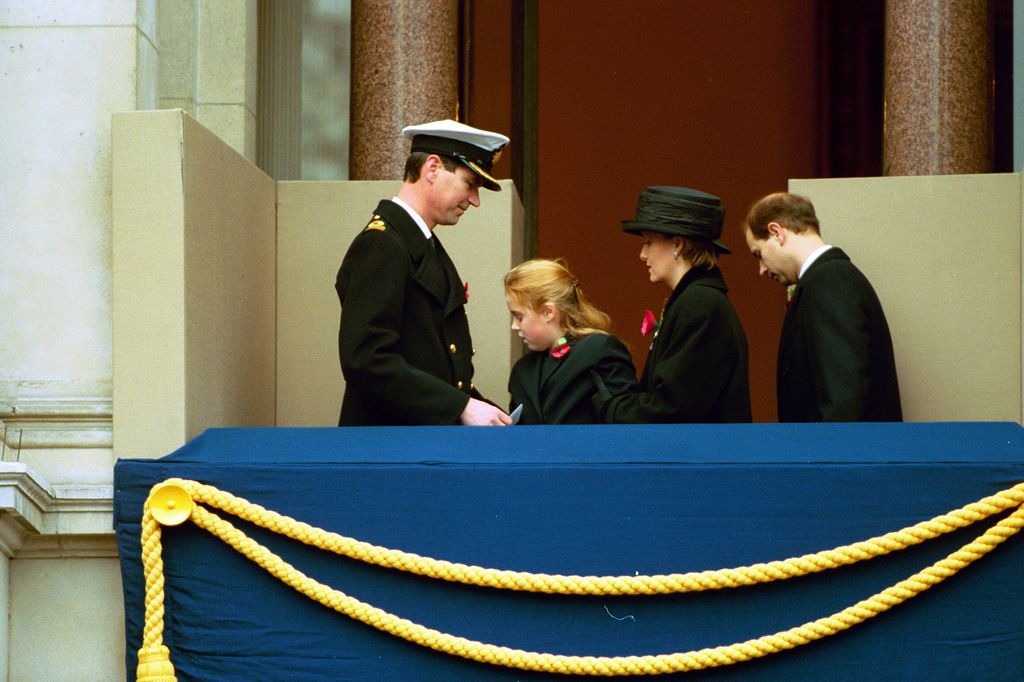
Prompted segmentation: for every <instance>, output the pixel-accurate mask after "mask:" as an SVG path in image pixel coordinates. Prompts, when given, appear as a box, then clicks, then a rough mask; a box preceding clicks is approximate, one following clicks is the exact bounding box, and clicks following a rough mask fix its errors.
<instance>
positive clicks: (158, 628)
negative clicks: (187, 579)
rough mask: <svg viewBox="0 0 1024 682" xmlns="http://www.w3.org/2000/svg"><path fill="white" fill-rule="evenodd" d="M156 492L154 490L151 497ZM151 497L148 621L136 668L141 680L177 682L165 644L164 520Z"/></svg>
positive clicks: (146, 509) (145, 528) (145, 525)
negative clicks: (158, 517)
mask: <svg viewBox="0 0 1024 682" xmlns="http://www.w3.org/2000/svg"><path fill="white" fill-rule="evenodd" d="M152 497H153V494H152V493H150V499H152ZM149 503H150V500H148V499H147V500H146V504H145V505H144V506H143V508H142V570H143V572H144V573H145V576H146V623H145V626H144V627H143V630H142V648H141V649H139V665H138V667H137V668H136V670H135V679H136V680H138V682H175V680H176V679H177V678H176V677H175V676H174V666H173V665H172V664H171V652H170V651H169V650H168V649H167V647H165V646H164V642H163V639H164V562H163V555H162V551H161V543H160V534H161V533H160V523H159V522H158V521H157V520H156V519H155V518H154V517H153V513H152V511H151V510H150V504H149Z"/></svg>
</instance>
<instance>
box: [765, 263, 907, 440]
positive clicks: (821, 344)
mask: <svg viewBox="0 0 1024 682" xmlns="http://www.w3.org/2000/svg"><path fill="white" fill-rule="evenodd" d="M776 387H777V391H778V401H779V403H778V405H779V421H783V422H813V421H902V420H903V411H902V408H901V406H900V388H899V383H898V382H897V380H896V360H895V358H894V356H893V349H892V337H891V336H890V335H889V325H888V323H887V322H886V320H885V313H884V312H882V304H881V303H880V302H879V300H878V296H877V295H876V294H875V290H874V289H873V288H872V287H871V283H870V282H868V280H867V278H866V277H865V276H864V275H863V273H861V271H860V270H858V269H857V267H856V266H855V265H854V264H853V263H852V262H851V261H850V258H849V256H847V255H846V254H845V253H843V251H842V250H840V249H837V248H835V247H833V248H831V249H829V250H828V251H825V252H824V253H823V254H821V256H819V257H818V259H817V260H815V261H814V262H813V263H811V265H810V267H808V268H807V271H806V272H805V273H804V274H803V276H802V277H800V279H799V281H798V282H797V285H796V289H795V290H794V291H793V295H792V298H791V300H790V302H789V306H788V310H787V311H786V319H785V321H784V322H783V325H782V338H781V340H780V341H779V357H778V367H777V383H776Z"/></svg>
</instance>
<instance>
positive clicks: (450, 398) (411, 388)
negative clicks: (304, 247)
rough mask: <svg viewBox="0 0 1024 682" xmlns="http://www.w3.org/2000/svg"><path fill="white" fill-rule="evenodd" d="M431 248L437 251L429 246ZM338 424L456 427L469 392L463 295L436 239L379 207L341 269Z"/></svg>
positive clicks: (398, 210)
mask: <svg viewBox="0 0 1024 682" xmlns="http://www.w3.org/2000/svg"><path fill="white" fill-rule="evenodd" d="M432 242H433V243H432ZM335 289H336V290H337V292H338V298H339V300H340V301H341V328H340V330H339V332H338V352H339V355H340V356H341V370H342V373H343V374H344V376H345V396H344V398H343V399H342V404H341V417H340V418H339V420H338V424H339V425H340V426H381V425H402V424H440V425H444V424H458V423H459V415H460V414H462V411H463V409H465V407H466V404H467V403H468V402H469V398H470V396H473V397H480V396H479V394H478V393H477V392H476V391H475V390H474V389H473V384H472V381H473V363H472V359H471V358H472V354H473V342H472V340H471V339H470V336H469V322H468V320H467V319H466V308H465V305H466V290H465V287H464V284H463V282H462V280H461V279H460V278H459V273H458V272H457V271H456V270H455V264H454V263H452V261H451V258H449V257H448V254H447V253H446V252H445V250H444V248H443V247H442V246H441V243H440V242H439V241H437V237H436V236H435V237H434V238H433V239H431V240H428V239H426V238H425V237H424V235H423V232H422V231H421V230H420V228H419V226H417V225H416V223H415V222H414V221H413V219H412V218H411V217H410V216H409V214H408V213H406V211H405V210H404V209H403V208H402V207H401V206H399V205H398V204H396V203H394V202H392V201H388V200H385V201H381V202H380V204H378V205H377V211H376V213H375V214H374V216H373V219H372V220H371V221H370V223H369V224H368V225H367V226H366V228H365V229H364V230H363V231H362V232H360V233H359V235H357V236H356V238H355V239H354V240H353V241H352V245H351V246H350V247H349V249H348V253H346V254H345V259H344V260H343V261H342V263H341V268H340V269H339V270H338V277H337V280H336V282H335Z"/></svg>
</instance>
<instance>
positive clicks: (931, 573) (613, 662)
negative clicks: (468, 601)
mask: <svg viewBox="0 0 1024 682" xmlns="http://www.w3.org/2000/svg"><path fill="white" fill-rule="evenodd" d="M162 485H170V486H180V488H182V489H184V490H185V491H187V493H188V494H189V495H191V496H192V498H193V499H194V500H195V501H197V502H204V503H206V504H209V505H210V506H214V507H218V508H221V509H223V510H225V511H228V512H230V513H232V514H235V515H237V516H239V517H240V518H243V519H246V520H248V521H251V522H253V523H255V524H257V525H260V526H262V527H264V528H267V529H269V530H273V531H274V532H277V533H281V534H283V535H286V536H288V537H292V538H295V539H297V540H300V541H302V542H304V543H306V544H310V545H313V546H316V547H321V548H323V549H329V550H330V551H333V552H336V553H338V554H343V555H345V556H350V557H352V558H356V559H360V560H363V561H367V562H369V563H373V564H377V565H381V566H390V567H392V568H399V569H401V570H407V571H410V572H413V573H417V574H419V575H428V576H431V577H436V578H441V579H445V580H453V581H457V582H463V583H467V584H474V585H488V586H491V587H500V588H505V589H519V590H526V591H545V592H556V593H559V594H611V595H621V594H662V593H665V592H671V591H674V592H687V591H696V590H705V589H718V588H722V587H735V586H741V585H750V584H754V583H757V582H770V581H773V580H782V579H787V578H791V577H795V576H798V575H806V574H809V573H815V572H819V571H822V570H825V569H826V568H833V567H836V566H841V565H846V564H850V563H855V562H857V561H861V560H864V559H870V558H873V557H875V556H879V555H882V554H888V553H890V552H892V551H896V550H898V549H903V548H905V547H909V546H912V545H915V544H919V543H920V542H923V541H924V540H927V539H931V538H934V537H938V536H939V535H942V534H943V533H948V532H951V531H953V530H956V529H958V528H962V527H964V526H967V525H970V524H971V523H974V522H976V521H979V520H981V519H984V518H987V517H989V516H991V515H993V514H996V513H998V512H1000V511H1004V510H1006V509H1010V508H1013V507H1017V509H1016V510H1015V511H1014V512H1013V513H1012V514H1010V515H1009V516H1008V517H1006V518H1005V519H1002V520H1001V521H999V522H997V523H996V524H995V525H993V526H992V527H991V528H989V529H988V530H987V531H985V533H983V534H982V535H981V536H979V537H978V538H977V539H975V540H974V541H973V542H971V543H968V544H967V545H965V546H964V547H962V548H961V549H960V550H958V551H956V552H953V553H952V554H950V555H949V556H948V557H946V558H945V559H942V560H940V561H938V562H936V563H935V564H932V565H931V566H929V567H928V568H926V569H924V570H923V571H921V572H919V573H916V574H915V575H913V576H911V577H910V578H907V579H906V580H903V581H901V582H899V583H897V584H896V585H894V586H892V587H890V588H887V589H885V590H883V591H882V592H879V593H877V594H875V595H872V596H871V597H869V598H868V599H865V600H863V601H861V602H858V603H857V604H854V605H853V606H850V607H848V608H846V609H843V610H842V611H840V612H838V613H835V614H832V615H830V616H827V617H825V618H821V619H818V620H815V621H812V622H809V623H805V624H804V625H800V626H798V627H794V628H791V629H789V630H785V631H781V632H777V633H775V634H771V635H765V636H763V637H760V638H757V639H752V640H747V641H745V642H740V643H736V644H732V645H728V646H720V647H715V648H709V649H701V650H699V651H690V652H683V653H673V654H662V655H654V656H622V657H596V656H563V655H554V654H544V653H536V652H528V651H521V650H517V649H509V648H506V647H499V646H495V645H493V644H485V643H482V642H475V641H472V640H468V639H465V638H462V637H456V636H453V635H448V634H445V633H441V632H438V631H436V630H432V629H429V628H426V627H424V626H422V625H419V624H417V623H413V622H411V621H408V620H406V619H403V618H399V617H398V616H395V615H393V614H390V613H387V612H385V611H382V610H381V609H378V608H375V607H373V606H370V605H368V604H364V603H363V602H360V601H359V600H357V599H354V598H352V597H349V596H347V595H345V594H344V593H343V592H340V591H338V590H334V589H332V588H330V587H328V586H325V585H322V584H321V583H318V582H317V581H315V580H312V579H311V578H309V577H307V576H305V575H304V574H302V573H301V572H299V571H297V570H296V569H295V568H294V567H292V566H291V565H289V564H288V563H286V562H285V561H283V560H282V559H281V558H280V557H278V556H277V555H275V554H274V553H273V552H270V551H269V550H267V549H266V548H264V547H262V546H260V545H259V544H258V543H256V542H255V541H253V540H252V539H250V538H248V537H247V536H245V534H244V533H242V532H241V531H239V530H238V529H237V528H235V527H234V526H233V525H232V524H230V523H229V522H227V521H225V520H223V519H221V518H220V517H218V516H216V515H215V514H213V513H212V512H209V511H207V510H206V509H204V508H202V507H199V506H196V507H195V508H194V509H192V510H191V516H190V518H191V520H192V521H193V522H194V523H196V525H198V526H199V527H201V528H204V529H206V530H208V531H209V532H211V533H212V534H214V535H216V536H217V537H219V538H221V539H222V540H224V541H225V542H226V543H228V544H229V545H231V547H233V548H234V549H235V550H236V551H238V552H240V553H241V554H243V555H244V556H246V557H247V558H249V559H250V560H252V561H254V562H255V563H257V564H258V565H260V566H262V567H263V568H264V569H265V570H267V571H268V572H269V573H271V574H272V575H274V576H275V577H277V578H279V579H280V580H282V581H283V582H285V583H286V584H288V585H290V586H291V587H293V588H294V589H296V590H297V591H299V592H301V593H303V594H305V595H307V596H309V597H310V598H312V599H315V600H316V601H318V602H320V603H322V604H324V605H326V606H328V607H330V608H332V609H334V610H335V611H338V612H339V613H342V614H345V615H347V616H349V617H350V618H353V619H355V620H358V621H360V622H363V623H365V624H367V625H371V626H373V627H375V628H377V629H379V630H382V631H384V632H388V633H390V634H393V635H395V636H397V637H401V638H403V639H406V640H408V641H411V642H414V643H416V644H420V645H422V646H425V647H429V648H431V649H434V650H436V651H441V652H444V653H449V654H452V655H456V656H461V657H463V658H468V659H470V660H474V661H479V662H483V663H491V664H495V665H503V666H508V667H514V668H520V669H524V670H534V671H542V672H550V673H566V674H587V675H643V674H661V673H670V672H682V671H689V670H700V669H704V668H709V667H716V666H722V665H730V664H733V663H738V662H741V661H747V660H750V659H753V658H759V657H761V656H765V655H768V654H770V653H775V652H778V651H784V650H786V649H791V648H793V647H795V646H799V645H801V644H807V643H808V642H812V641H815V640H817V639H820V638H822V637H826V636H828V635H832V634H836V633H837V632H841V631H843V630H845V629H847V628H849V627H851V626H853V625H856V624H858V623H860V622H863V621H864V620H866V619H868V618H871V617H874V616H875V615H878V614H879V613H882V612H884V611H886V610H888V609H890V608H892V607H893V606H896V605H898V604H900V603H902V602H904V601H906V600H907V599H910V598H912V597H914V596H915V595H917V594H918V593H920V592H922V591H924V590H926V589H928V588H929V587H931V586H932V585H935V584H938V583H939V582H942V581H943V580H945V579H946V578H948V577H950V576H952V575H954V574H956V573H957V572H958V571H960V570H961V569H963V568H964V567H966V566H967V565H969V564H971V563H972V562H974V561H976V560H977V559H979V558H981V557H982V556H984V555H985V554H987V553H988V552H990V551H992V550H993V549H995V547H997V546H998V545H999V544H1001V543H1002V542H1003V541H1004V540H1006V539H1007V538H1009V537H1011V536H1013V535H1014V534H1016V533H1017V532H1018V531H1020V529H1021V527H1022V526H1024V483H1022V484H1018V485H1017V486H1014V487H1013V488H1010V489H1008V490H1004V491H1002V492H1000V493H997V494H996V495H993V496H990V497H986V498H984V499H982V500H980V501H978V502H975V503H972V504H969V505H966V506H965V507H962V508H960V509H958V510H955V511H952V512H950V513H948V514H944V515H942V516H938V517H935V518H934V519H931V520H930V521H924V522H922V523H919V524H917V525H915V526H911V527H908V528H905V529H903V530H901V531H896V532H894V533H888V534H886V535H883V536H880V537H876V538H871V539H870V540H866V541H863V542H859V543H854V544H852V545H847V546H843V547H839V548H836V549H833V550H826V551H824V552H819V553H817V554H812V555H804V556H801V557H796V558H793V559H786V560H784V561H775V562H771V563H768V564H755V565H754V566H749V567H740V568H735V569H721V570H719V571H704V572H700V573H686V574H672V575H667V576H590V577H581V576H557V575H556V576H551V575H543V574H530V573H520V572H513V571H501V570H496V569H485V568H479V567H475V566H465V565H462V564H452V563H450V562H444V561H438V560H435V559H430V558H425V557H420V556H418V555H415V554H408V553H404V552H400V551H398V550H391V549H386V548H381V547H376V546H374V545H368V544H367V543H363V542H358V541H355V540H352V539H350V538H345V537H344V536H340V535H337V534H334V533H328V532H326V531H322V530H320V529H316V528H313V527H311V526H308V525H307V524H304V523H301V522H298V521H295V520H294V519H290V518H288V517H286V516H281V515H279V514H276V513H275V512H270V511H267V510H266V509H263V508H262V507H260V506H259V505H255V504H252V503H250V502H247V501H246V500H243V499H241V498H238V497H235V496H233V495H230V494H229V493H225V492H222V491H219V490H217V489H216V488H213V487H212V486H206V485H203V484H200V483H196V482H195V481H185V480H181V479H169V480H168V481H166V482H165V483H164V484H162ZM154 490H156V488H154ZM151 499H152V495H151ZM148 513H149V506H148V503H147V507H146V511H145V512H144V522H143V561H144V563H145V564H146V566H147V580H146V587H147V598H146V612H147V617H146V631H145V632H144V638H143V644H144V646H143V649H144V650H146V648H147V646H149V647H152V646H153V643H154V642H155V643H156V644H159V639H160V636H161V633H162V622H161V624H160V626H159V628H160V633H158V634H157V635H155V636H154V635H153V634H152V633H151V632H150V627H151V621H152V619H151V617H150V608H151V606H152V607H153V608H154V609H157V608H159V610H160V611H161V615H162V608H163V606H162V605H163V599H162V579H161V580H160V581H159V589H160V590H161V594H160V595H159V598H157V597H156V596H155V595H154V596H152V597H151V595H150V586H151V580H150V577H149V569H148V566H149V560H148V559H147V556H149V557H150V558H152V557H153V556H155V557H156V563H157V564H159V563H160V554H159V529H157V530H156V531H155V532H154V531H153V530H152V529H151V526H150V525H149V524H147V523H146V521H145V516H146V514H148ZM175 522H177V521H175ZM153 535H155V536H156V540H155V543H156V545H157V547H156V550H155V555H154V552H153V551H152V550H150V552H149V553H148V554H147V551H146V547H147V546H148V545H149V544H151V543H152V542H153V540H152V536H153ZM152 585H153V587H154V589H156V588H157V585H158V583H157V581H156V580H153V581H152ZM153 617H154V618H155V617H156V616H155V614H154V616H153ZM168 665H169V662H168ZM140 668H141V651H140ZM139 679H140V680H142V679H143V678H142V676H141V675H140V677H139ZM150 679H153V680H155V679H157V678H155V677H154V678H150ZM172 679H173V678H172Z"/></svg>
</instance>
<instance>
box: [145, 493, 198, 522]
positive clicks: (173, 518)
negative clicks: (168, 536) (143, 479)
mask: <svg viewBox="0 0 1024 682" xmlns="http://www.w3.org/2000/svg"><path fill="white" fill-rule="evenodd" d="M194 507H195V502H194V501H193V500H192V496H191V495H189V494H188V491H187V490H185V488H183V487H182V486H180V485H178V484H176V483H160V484H159V485H156V486H154V487H153V490H151V491H150V493H149V509H150V512H151V513H152V514H153V518H154V519H156V520H157V522H158V523H159V524H160V525H162V526H177V525H179V524H181V523H184V522H185V521H186V520H187V519H188V517H190V516H192V509H193V508H194Z"/></svg>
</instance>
